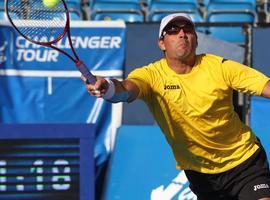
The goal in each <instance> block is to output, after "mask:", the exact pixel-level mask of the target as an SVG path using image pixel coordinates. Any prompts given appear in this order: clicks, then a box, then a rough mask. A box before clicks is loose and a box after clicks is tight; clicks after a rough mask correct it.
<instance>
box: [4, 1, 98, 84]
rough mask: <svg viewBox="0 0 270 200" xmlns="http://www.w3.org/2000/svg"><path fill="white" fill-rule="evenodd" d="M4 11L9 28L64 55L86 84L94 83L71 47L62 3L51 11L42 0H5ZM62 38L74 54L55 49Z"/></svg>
mask: <svg viewBox="0 0 270 200" xmlns="http://www.w3.org/2000/svg"><path fill="white" fill-rule="evenodd" d="M5 9H6V13H7V17H8V19H9V21H10V23H11V24H12V26H13V27H14V28H15V29H16V30H17V32H18V33H19V34H20V35H22V36H23V37H24V38H25V39H26V40H29V41H30V42H33V43H35V44H38V45H42V46H45V47H50V48H53V49H55V50H57V51H59V52H61V53H63V54H64V55H66V56H67V57H68V58H70V59H71V60H72V61H73V62H74V63H75V64H76V67H77V69H78V70H79V71H80V72H81V74H82V75H83V76H84V77H85V78H86V80H87V81H86V82H87V83H91V84H94V83H95V82H96V77H95V76H94V75H93V74H92V73H91V72H90V71H89V70H88V68H87V67H86V66H85V64H84V63H83V62H82V61H81V60H80V58H79V56H78V55H77V53H76V52H75V50H74V47H73V45H72V40H71V37H70V16H69V10H68V7H67V5H66V3H65V0H59V3H58V4H57V5H56V6H55V7H53V8H48V7H46V6H45V5H44V4H43V2H42V0H6V1H5ZM64 36H67V38H68V41H69V45H70V49H71V51H72V53H73V55H71V54H69V53H68V52H66V51H64V50H62V49H59V48H57V46H56V43H57V42H59V41H60V40H61V39H62V38H63V37H64Z"/></svg>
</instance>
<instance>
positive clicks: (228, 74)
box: [127, 54, 269, 174]
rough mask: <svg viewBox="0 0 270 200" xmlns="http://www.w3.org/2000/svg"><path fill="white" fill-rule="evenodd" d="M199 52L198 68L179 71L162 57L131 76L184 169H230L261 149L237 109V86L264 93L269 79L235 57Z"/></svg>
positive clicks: (136, 70)
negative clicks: (235, 100)
mask: <svg viewBox="0 0 270 200" xmlns="http://www.w3.org/2000/svg"><path fill="white" fill-rule="evenodd" d="M223 61H224V60H223V58H221V57H218V56H215V55H211V54H203V55H198V56H197V58H196V64H195V66H194V67H193V69H192V71H191V72H190V73H187V74H177V73H175V72H174V71H173V70H172V69H171V68H170V67H169V66H168V65H167V62H166V60H165V59H161V60H159V61H157V62H155V63H151V64H149V65H148V66H145V67H142V68H138V69H135V70H134V71H132V72H131V73H130V74H129V76H128V78H127V79H129V80H131V81H133V82H134V83H135V84H136V85H137V86H138V87H139V88H140V93H139V98H141V99H143V100H144V101H145V102H146V104H147V105H148V107H149V109H150V111H151V112H152V114H153V116H154V118H155V120H156V121H157V123H158V124H159V126H160V128H161V129H162V131H163V133H164V134H165V137H166V139H167V141H168V143H169V144H170V146H171V148H172V150H173V153H174V156H175V160H176V163H177V168H178V169H184V170H195V171H198V172H202V173H209V174H215V173H220V172H224V171H227V170H229V169H231V168H233V167H235V166H237V165H239V164H240V163H242V162H243V161H245V160H246V159H248V158H249V157H250V156H251V155H252V154H253V153H254V152H255V151H256V150H257V149H258V146H257V144H256V143H255V142H256V137H255V135H254V134H253V133H252V131H251V129H250V128H249V127H248V126H246V125H245V124H244V123H242V122H241V121H240V119H239V117H238V115H237V113H236V112H235V111H234V108H233V102H232V95H233V89H235V90H237V91H240V92H247V93H249V94H253V95H260V94H261V92H262V90H263V87H264V85H265V84H266V82H267V81H268V80H269V78H268V77H266V76H264V75H263V74H261V73H260V72H258V71H256V70H254V69H252V68H249V67H247V66H245V65H242V64H239V63H237V62H234V61H230V60H227V61H224V62H223Z"/></svg>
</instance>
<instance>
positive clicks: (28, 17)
mask: <svg viewBox="0 0 270 200" xmlns="http://www.w3.org/2000/svg"><path fill="white" fill-rule="evenodd" d="M8 11H9V17H10V18H11V21H12V23H13V24H14V25H15V26H16V27H17V28H18V30H19V31H20V32H21V33H22V34H23V35H24V36H25V37H27V38H29V39H31V40H33V41H36V42H51V41H53V40H55V39H56V38H58V37H59V36H60V35H61V34H62V33H63V29H64V28H65V26H66V22H67V19H66V16H67V11H66V9H65V7H64V5H63V3H62V1H61V0H60V1H59V4H58V5H57V6H56V7H54V8H47V7H45V6H44V4H43V3H42V0H9V1H8ZM46 40H47V41H46Z"/></svg>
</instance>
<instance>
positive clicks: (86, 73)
mask: <svg viewBox="0 0 270 200" xmlns="http://www.w3.org/2000/svg"><path fill="white" fill-rule="evenodd" d="M76 65H77V68H78V70H79V71H80V72H81V73H82V75H83V76H84V77H85V78H86V79H87V83H90V84H94V83H95V82H96V81H97V79H96V76H94V75H93V74H92V73H91V72H90V71H89V69H88V68H87V67H86V65H85V64H84V63H83V62H82V61H78V62H77V63H76Z"/></svg>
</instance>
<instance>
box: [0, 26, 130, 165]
mask: <svg viewBox="0 0 270 200" xmlns="http://www.w3.org/2000/svg"><path fill="white" fill-rule="evenodd" d="M0 25H1V26H0V84H1V88H0V122H1V123H94V124H96V127H97V131H96V132H97V136H96V147H95V158H96V163H97V164H100V163H102V162H103V161H104V160H106V159H107V156H108V153H109V152H110V151H111V149H112V143H113V141H111V140H112V139H111V137H113V136H111V135H112V133H113V132H115V129H116V126H115V125H112V121H111V119H112V105H111V104H110V103H107V102H105V101H104V100H103V99H96V98H93V97H91V96H90V95H89V94H88V93H87V92H86V89H85V86H84V84H83V83H82V81H81V79H80V72H79V71H78V70H77V69H76V66H75V64H74V63H73V62H72V61H71V60H70V59H69V58H68V57H66V56H65V55H63V54H61V53H59V52H58V51H56V50H54V49H51V48H45V47H42V46H39V45H37V44H33V43H31V42H29V41H27V40H25V39H24V38H23V37H22V36H20V35H18V33H17V32H16V31H15V30H14V29H13V28H12V27H11V26H10V25H9V24H8V23H7V22H6V21H2V22H0ZM71 35H72V38H71V39H72V43H73V45H74V48H75V51H76V52H77V54H78V55H79V57H80V59H81V60H82V61H83V62H84V63H85V65H86V66H88V67H89V69H90V70H91V71H92V72H93V74H96V75H102V76H105V77H115V78H122V76H123V70H124V52H125V24H124V22H121V21H110V22H105V21H104V22H102V21H100V22H93V21H72V23H71ZM42 40H44V41H46V40H48V38H45V37H44V38H42ZM56 46H57V47H58V48H61V49H62V50H64V51H67V52H69V53H72V52H71V49H70V47H69V44H68V40H67V38H66V37H64V38H63V39H62V40H61V41H60V42H59V43H57V44H56ZM119 117H121V115H119ZM114 120H115V119H114Z"/></svg>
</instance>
